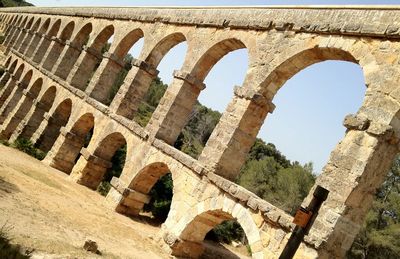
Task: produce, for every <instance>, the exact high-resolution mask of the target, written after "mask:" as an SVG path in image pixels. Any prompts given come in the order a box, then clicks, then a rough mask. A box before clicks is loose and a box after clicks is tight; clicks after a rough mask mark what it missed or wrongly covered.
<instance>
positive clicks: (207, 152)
mask: <svg viewBox="0 0 400 259" xmlns="http://www.w3.org/2000/svg"><path fill="white" fill-rule="evenodd" d="M298 48H299V47H298ZM325 60H344V61H350V62H356V60H355V58H354V57H353V56H352V55H351V54H350V53H349V52H347V51H344V50H341V49H336V48H319V47H314V48H308V47H307V49H303V50H298V49H297V50H296V54H292V55H291V56H290V57H284V58H283V60H281V61H280V62H278V64H279V65H278V66H277V67H276V68H274V70H273V71H272V72H271V73H270V74H268V75H267V77H266V80H264V81H263V82H262V83H261V84H260V85H259V86H258V87H255V88H256V89H257V90H256V92H257V94H254V93H253V94H250V95H249V94H247V93H246V91H248V90H250V89H242V88H237V89H235V96H234V98H233V100H232V101H231V102H230V104H229V106H228V108H227V109H226V111H225V112H224V113H223V115H222V117H221V119H220V122H219V123H218V124H217V126H216V128H215V129H214V131H213V132H212V134H211V136H210V138H209V141H208V142H207V144H206V146H205V148H204V149H203V151H202V154H201V155H200V157H199V161H201V162H203V163H207V165H208V166H209V168H218V171H219V174H221V175H222V176H224V177H226V178H228V179H231V180H234V179H236V177H237V175H238V173H239V170H240V168H241V166H242V165H243V163H244V161H245V159H246V156H247V153H248V152H249V151H250V148H251V146H252V145H253V143H254V141H255V139H256V137H257V134H258V132H259V130H260V128H261V126H262V124H263V122H264V119H265V117H266V116H267V113H268V112H272V111H273V109H274V105H273V104H272V98H273V96H274V95H275V93H276V92H277V91H278V89H279V88H280V87H281V86H282V85H283V84H284V83H285V82H286V81H287V80H288V79H290V78H291V77H292V76H294V75H295V74H296V73H298V72H299V71H300V70H302V69H304V68H306V67H307V66H310V65H312V64H315V63H317V62H321V61H325ZM250 91H252V90H250ZM238 107H244V108H238ZM239 110H240V111H239ZM233 114H234V116H235V117H236V118H238V119H235V118H234V117H232V116H233ZM227 125H230V126H229V128H230V129H231V131H230V132H228V131H227V130H226V127H227ZM232 125H235V126H234V127H232ZM221 139H226V142H223V143H222V142H221ZM228 142H229V143H238V144H237V145H230V144H227V143H228ZM217 146H225V147H226V148H224V149H218V147H217ZM217 153H219V154H220V155H216V154H217ZM232 158H234V159H232ZM206 161H207V162H206Z"/></svg>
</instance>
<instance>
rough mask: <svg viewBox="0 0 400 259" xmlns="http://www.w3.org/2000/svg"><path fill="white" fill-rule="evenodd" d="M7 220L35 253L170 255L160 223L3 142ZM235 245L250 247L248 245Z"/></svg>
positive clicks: (1, 185) (1, 217) (2, 200)
mask: <svg viewBox="0 0 400 259" xmlns="http://www.w3.org/2000/svg"><path fill="white" fill-rule="evenodd" d="M3 225H6V226H7V227H8V228H10V229H9V230H8V233H9V235H10V236H11V237H12V239H13V240H12V242H13V243H17V244H20V245H22V246H23V247H25V248H28V249H34V250H35V252H34V256H33V257H32V258H146V259H147V258H151V259H157V258H169V257H170V256H169V255H168V253H166V250H164V249H162V247H161V246H165V244H164V243H163V242H162V241H160V237H159V233H160V228H159V226H154V225H152V224H149V221H148V220H146V219H145V218H140V219H132V218H129V217H126V216H123V215H120V214H118V213H115V212H113V211H111V210H109V209H108V208H106V207H105V206H104V197H103V196H101V195H100V194H99V193H97V192H95V191H92V190H89V189H88V188H86V187H84V186H81V185H78V184H76V183H73V182H70V181H69V180H68V178H67V175H66V174H64V173H62V172H60V171H58V170H55V169H53V168H51V167H48V166H45V165H44V164H42V163H41V162H40V161H38V160H36V159H34V158H32V157H30V156H28V155H26V154H24V153H22V152H20V151H18V150H15V149H12V148H9V147H6V146H3V145H1V144H0V228H1V226H3ZM86 239H91V240H94V241H96V242H97V244H98V246H99V250H100V252H101V253H102V255H101V256H99V255H95V254H92V253H89V252H86V251H84V250H83V249H82V246H83V244H84V242H85V240H86ZM228 248H229V247H228ZM229 249H231V250H234V251H235V252H238V251H239V252H241V253H243V254H245V253H246V249H245V247H241V248H232V247H230V248H229ZM206 252H207V254H208V255H207V256H205V257H204V258H239V257H238V256H235V255H234V254H233V253H231V252H230V251H228V250H226V249H225V248H224V246H222V245H215V244H214V245H213V244H212V243H209V242H207V244H206ZM217 254H222V255H223V256H221V255H217ZM240 258H244V257H242V256H240Z"/></svg>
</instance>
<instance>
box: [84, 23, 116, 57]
mask: <svg viewBox="0 0 400 259" xmlns="http://www.w3.org/2000/svg"><path fill="white" fill-rule="evenodd" d="M113 34H114V26H113V25H112V24H110V25H107V26H106V27H104V28H103V29H102V30H101V31H100V32H99V33H98V34H97V36H96V37H95V38H94V39H93V41H92V42H91V43H90V44H89V45H90V47H91V48H93V49H95V50H97V51H98V52H100V51H101V49H102V48H103V47H104V45H105V44H106V43H107V41H108V39H110V38H111V36H112V35H113Z"/></svg>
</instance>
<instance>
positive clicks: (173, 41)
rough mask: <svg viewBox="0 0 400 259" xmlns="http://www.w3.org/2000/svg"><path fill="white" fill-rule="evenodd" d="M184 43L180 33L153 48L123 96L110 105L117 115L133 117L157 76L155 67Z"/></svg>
mask: <svg viewBox="0 0 400 259" xmlns="http://www.w3.org/2000/svg"><path fill="white" fill-rule="evenodd" d="M184 41H186V37H185V36H184V35H183V34H182V33H180V32H176V33H172V34H169V35H168V36H166V37H164V38H163V39H161V40H160V41H159V42H158V43H157V44H156V45H155V46H154V48H153V49H152V50H151V51H150V53H149V54H148V56H147V57H146V59H145V64H146V68H140V67H139V68H138V69H137V72H136V74H135V77H134V78H133V79H132V80H131V82H129V83H130V85H125V86H124V87H126V88H128V89H127V90H126V93H125V96H123V98H119V99H117V98H116V100H115V101H114V103H112V105H111V106H112V107H115V106H117V107H118V108H116V110H117V111H116V113H117V114H118V115H122V116H124V117H126V118H128V119H133V118H134V117H135V113H136V111H137V109H138V106H139V104H140V103H141V102H142V99H143V98H144V96H145V94H146V93H147V92H148V90H149V87H150V85H151V83H152V81H153V80H154V79H155V78H156V76H157V74H158V71H157V70H156V68H157V66H158V65H159V63H160V62H161V60H162V59H163V58H164V57H165V55H166V54H167V53H168V52H169V51H170V50H171V49H172V48H174V47H175V46H176V45H178V44H179V43H182V42H184Z"/></svg>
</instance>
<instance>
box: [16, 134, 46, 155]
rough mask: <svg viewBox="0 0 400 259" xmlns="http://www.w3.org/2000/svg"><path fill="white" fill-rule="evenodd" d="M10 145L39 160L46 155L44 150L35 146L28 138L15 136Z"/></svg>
mask: <svg viewBox="0 0 400 259" xmlns="http://www.w3.org/2000/svg"><path fill="white" fill-rule="evenodd" d="M11 146H12V147H14V148H16V149H18V150H21V151H22V152H24V153H26V154H28V155H30V156H32V157H34V158H36V159H39V160H43V159H44V158H45V156H46V153H45V152H43V151H41V150H40V149H37V148H35V147H34V145H33V144H32V142H31V141H30V140H28V139H24V138H17V139H16V140H15V141H14V143H12V145H11Z"/></svg>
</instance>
